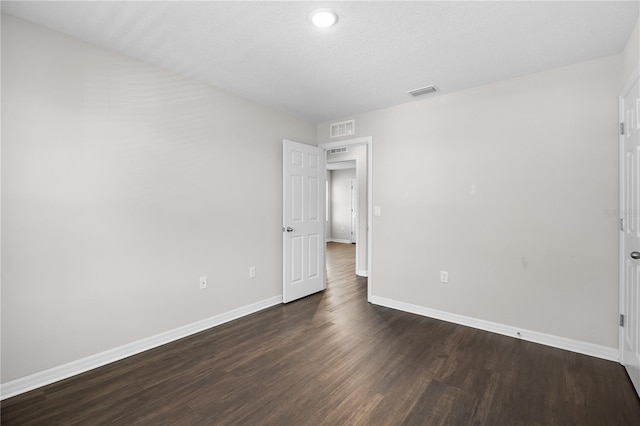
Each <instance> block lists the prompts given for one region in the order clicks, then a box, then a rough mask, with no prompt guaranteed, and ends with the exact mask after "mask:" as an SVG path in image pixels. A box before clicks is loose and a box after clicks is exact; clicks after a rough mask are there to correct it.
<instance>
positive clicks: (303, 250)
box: [282, 140, 326, 303]
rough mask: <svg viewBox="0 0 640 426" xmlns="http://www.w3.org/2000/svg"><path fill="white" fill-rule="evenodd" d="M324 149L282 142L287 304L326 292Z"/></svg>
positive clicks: (285, 289)
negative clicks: (319, 292)
mask: <svg viewBox="0 0 640 426" xmlns="http://www.w3.org/2000/svg"><path fill="white" fill-rule="evenodd" d="M324 163H325V160H324V150H323V149H321V148H316V147H313V146H309V145H305V144H301V143H297V142H293V141H288V140H285V141H283V192H282V193H283V222H282V231H283V268H282V269H283V285H282V299H283V302H284V303H288V302H291V301H293V300H296V299H299V298H301V297H305V296H308V295H310V294H313V293H316V292H318V291H322V290H324V289H325V258H324V254H325V250H324V245H325V237H324V236H325V230H324V226H325V223H324V222H325V221H324V217H323V216H324V210H325V194H324V187H325V180H326V176H325V165H324Z"/></svg>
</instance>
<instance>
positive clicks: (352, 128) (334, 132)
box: [330, 120, 356, 138]
mask: <svg viewBox="0 0 640 426" xmlns="http://www.w3.org/2000/svg"><path fill="white" fill-rule="evenodd" d="M355 132H356V122H355V120H349V121H341V122H340V123H333V124H332V125H331V130H330V136H331V137H332V138H339V137H340V136H349V135H353V134H354V133H355Z"/></svg>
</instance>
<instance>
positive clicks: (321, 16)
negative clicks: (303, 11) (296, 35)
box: [309, 9, 338, 28]
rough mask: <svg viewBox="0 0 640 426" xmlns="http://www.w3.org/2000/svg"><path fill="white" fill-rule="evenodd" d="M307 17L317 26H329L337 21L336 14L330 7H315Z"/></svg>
mask: <svg viewBox="0 0 640 426" xmlns="http://www.w3.org/2000/svg"><path fill="white" fill-rule="evenodd" d="M309 17H310V18H311V22H312V23H313V25H315V26H316V27H318V28H329V27H331V26H333V25H335V23H336V22H338V15H336V13H335V12H334V11H333V10H331V9H316V10H314V11H313V12H311V15H310V16H309Z"/></svg>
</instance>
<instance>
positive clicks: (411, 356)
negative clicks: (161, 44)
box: [1, 244, 640, 426]
mask: <svg viewBox="0 0 640 426" xmlns="http://www.w3.org/2000/svg"><path fill="white" fill-rule="evenodd" d="M354 248H355V247H354V246H352V245H346V244H329V252H328V256H329V259H330V260H329V262H328V264H329V268H328V289H327V290H326V291H325V292H323V293H319V294H316V295H313V296H310V297H307V298H305V299H302V300H299V301H297V302H294V303H291V304H288V305H281V306H276V307H273V308H270V309H267V310H264V311H262V312H259V313H256V314H254V315H251V316H248V317H245V318H242V319H239V320H236V321H233V322H230V323H227V324H224V325H222V326H219V327H216V328H214V329H211V330H208V331H205V332H202V333H199V334H197V335H193V336H190V337H188V338H185V339H182V340H180V341H177V342H174V343H171V344H167V345H165V346H162V347H160V348H156V349H154V350H151V351H147V352H145V353H142V354H139V355H136V356H133V357H130V358H127V359H125V360H122V361H120V362H117V363H113V364H110V365H107V366H105V367H102V368H99V369H96V370H93V371H90V372H87V373H85V374H82V375H79V376H76V377H73V378H70V379H67V380H64V381H61V382H58V383H55V384H52V385H49V386H46V387H44V388H41V389H38V390H35V391H32V392H29V393H26V394H23V395H19V396H16V397H14V398H10V399H8V400H5V401H3V402H2V406H1V415H2V424H3V425H75V424H83V425H96V424H119V425H132V424H145V425H162V424H168V425H213V424H250V425H321V424H327V425H383V424H389V425H404V424H407V425H440V424H451V425H581V426H583V425H625V426H626V425H640V401H639V399H638V397H637V396H636V395H635V393H634V391H633V388H632V386H631V383H630V381H629V379H628V378H627V376H626V373H625V371H624V369H623V368H622V366H620V365H619V364H617V363H614V362H609V361H604V360H601V359H596V358H592V357H588V356H584V355H579V354H575V353H572V352H567V351H563V350H559V349H554V348H549V347H546V346H542V345H537V344H534V343H529V342H525V341H521V340H518V339H512V338H509V337H505V336H500V335H497V334H492V333H488V332H484V331H480V330H475V329H472V328H467V327H463V326H458V325H455V324H450V323H447V322H443V321H437V320H433V319H429V318H424V317H420V316H417V315H412V314H407V313H403V312H398V311H394V310H391V309H387V308H382V307H378V306H373V305H370V304H368V303H367V302H366V291H367V290H366V286H367V281H366V279H364V278H358V277H356V276H355V275H354V273H353V272H354V266H353V261H354Z"/></svg>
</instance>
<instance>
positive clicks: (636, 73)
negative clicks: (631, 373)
mask: <svg viewBox="0 0 640 426" xmlns="http://www.w3.org/2000/svg"><path fill="white" fill-rule="evenodd" d="M639 78H640V67H636V68H635V70H633V72H632V73H631V75H630V77H629V79H628V80H627V82H626V83H625V85H624V87H623V88H622V90H621V91H620V93H619V94H618V129H620V124H621V123H624V122H625V118H626V117H625V111H624V96H625V94H626V93H627V92H628V91H629V90H631V87H632V86H633V84H634V83H635V82H636V80H638V79H639ZM624 137H625V135H624V134H620V131H619V130H618V191H619V194H618V205H619V208H618V236H619V251H618V258H619V259H618V261H619V265H618V271H619V273H618V303H619V306H618V311H619V312H618V313H619V315H624V314H625V313H626V312H625V308H624V306H625V298H624V296H625V293H626V292H625V275H624V274H625V269H626V267H625V260H626V248H625V243H624V231H623V229H622V226H621V224H622V220H623V219H624V215H625V211H624V209H625V207H626V206H624V190H625V188H624V179H625V176H624V172H625V171H626V169H625V166H624V161H625V159H624V152H625V148H624V140H625V139H624ZM636 214H640V213H638V212H636ZM625 225H626V224H625ZM618 353H619V355H618V358H619V362H620V364H622V365H624V327H622V326H619V327H618Z"/></svg>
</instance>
